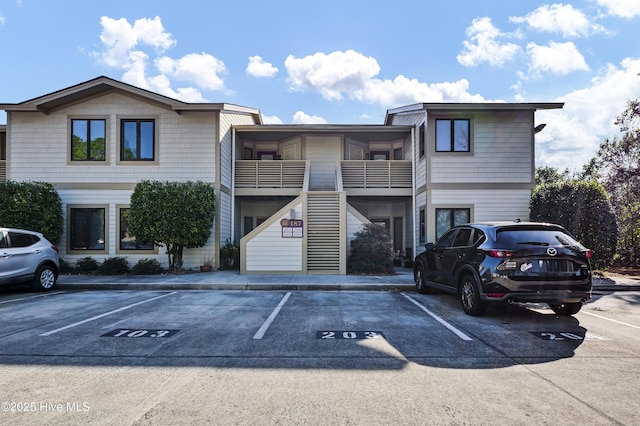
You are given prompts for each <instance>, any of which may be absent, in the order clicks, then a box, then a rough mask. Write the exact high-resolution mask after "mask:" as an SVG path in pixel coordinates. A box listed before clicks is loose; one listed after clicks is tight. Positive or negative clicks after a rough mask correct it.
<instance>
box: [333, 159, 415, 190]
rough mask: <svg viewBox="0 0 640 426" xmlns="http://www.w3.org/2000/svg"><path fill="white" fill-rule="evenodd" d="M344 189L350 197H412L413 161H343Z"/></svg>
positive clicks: (341, 165)
mask: <svg viewBox="0 0 640 426" xmlns="http://www.w3.org/2000/svg"><path fill="white" fill-rule="evenodd" d="M340 167H341V169H342V187H343V188H344V189H345V190H346V191H347V194H348V195H411V188H412V170H411V161H406V160H391V161H385V160H345V161H341V164H340Z"/></svg>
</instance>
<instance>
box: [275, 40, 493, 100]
mask: <svg viewBox="0 0 640 426" xmlns="http://www.w3.org/2000/svg"><path fill="white" fill-rule="evenodd" d="M285 67H286V69H287V73H288V75H289V77H288V81H289V83H290V88H291V89H292V90H304V89H311V90H316V91H318V92H319V93H320V94H321V95H322V96H323V97H324V98H325V99H328V100H341V99H343V98H344V97H347V98H349V99H353V100H357V101H361V102H366V103H370V104H379V105H382V106H384V107H385V108H393V107H396V106H400V105H405V104H409V103H415V102H482V101H484V98H482V96H480V95H472V94H470V93H469V92H468V89H469V82H468V81H467V80H465V79H462V80H459V81H456V82H444V83H435V84H427V83H423V82H420V81H418V80H417V79H410V78H407V77H405V76H403V75H398V76H397V77H395V78H394V79H393V80H388V79H386V80H382V79H379V78H375V76H377V75H378V73H379V72H380V66H379V65H378V62H377V61H376V60H375V59H374V58H372V57H366V56H364V55H362V54H361V53H358V52H355V51H353V50H349V51H346V52H332V53H330V54H328V55H327V54H324V53H316V54H314V55H312V56H306V57H304V58H295V57H294V56H292V55H290V56H289V57H288V58H287V60H286V61H285Z"/></svg>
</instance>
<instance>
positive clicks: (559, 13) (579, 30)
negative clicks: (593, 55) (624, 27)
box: [509, 3, 604, 37]
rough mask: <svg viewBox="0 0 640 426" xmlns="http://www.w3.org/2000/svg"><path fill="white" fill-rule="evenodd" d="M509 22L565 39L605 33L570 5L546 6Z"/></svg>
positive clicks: (511, 18) (556, 4)
mask: <svg viewBox="0 0 640 426" xmlns="http://www.w3.org/2000/svg"><path fill="white" fill-rule="evenodd" d="M509 20H510V21H511V22H515V23H526V24H527V25H529V27H530V28H533V29H535V30H538V31H545V32H551V33H560V34H562V35H563V36H564V37H582V36H587V35H589V34H590V33H591V32H598V31H604V29H603V28H602V27H601V26H600V25H595V24H592V23H591V22H590V21H589V19H588V18H587V16H586V15H585V14H584V13H582V12H581V11H579V10H577V9H574V7H573V6H571V5H570V4H561V3H555V4H552V5H548V4H546V5H543V6H540V7H539V8H537V9H536V10H534V11H533V12H530V13H528V14H527V15H526V16H511V17H510V18H509Z"/></svg>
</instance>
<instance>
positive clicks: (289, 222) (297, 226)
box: [280, 219, 304, 238]
mask: <svg viewBox="0 0 640 426" xmlns="http://www.w3.org/2000/svg"><path fill="white" fill-rule="evenodd" d="M280 225H281V226H282V238H302V236H303V231H302V229H303V228H304V221H303V220H302V219H282V220H281V221H280Z"/></svg>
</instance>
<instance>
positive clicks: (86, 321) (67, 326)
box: [40, 291, 177, 336]
mask: <svg viewBox="0 0 640 426" xmlns="http://www.w3.org/2000/svg"><path fill="white" fill-rule="evenodd" d="M176 293H177V291H174V292H171V293H167V294H163V295H161V296H156V297H152V298H151V299H147V300H143V301H141V302H138V303H133V304H131V305H127V306H123V307H122V308H118V309H116V310H113V311H110V312H105V313H104V314H100V315H96V316H95V317H91V318H87V319H86V320H82V321H78V322H75V323H73V324H69V325H65V326H64V327H60V328H56V329H55V330H51V331H47V332H46V333H42V334H40V336H50V335H52V334H55V333H57V332H58V331H62V330H66V329H68V328H72V327H75V326H77V325H82V324H85V323H88V322H90V321H94V320H97V319H100V318H102V317H106V316H107V315H111V314H115V313H116V312H120V311H124V310H127V309H130V308H133V307H134V306H138V305H142V304H143V303H147V302H151V301H152V300H157V299H162V298H163V297H167V296H171V295H172V294H176Z"/></svg>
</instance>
